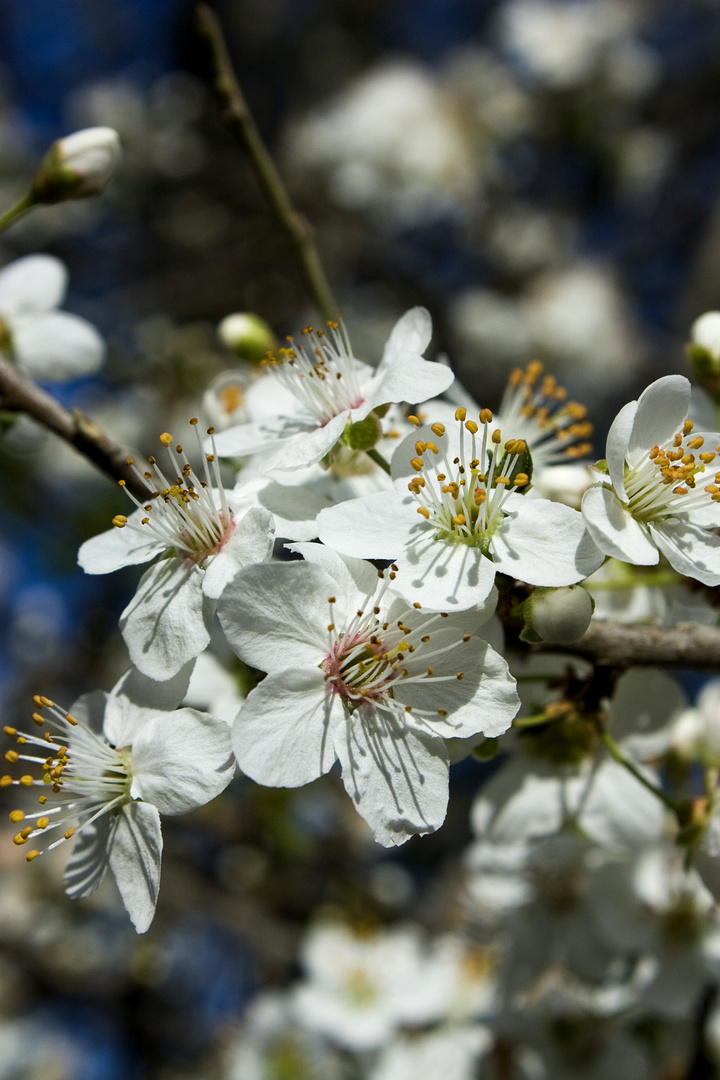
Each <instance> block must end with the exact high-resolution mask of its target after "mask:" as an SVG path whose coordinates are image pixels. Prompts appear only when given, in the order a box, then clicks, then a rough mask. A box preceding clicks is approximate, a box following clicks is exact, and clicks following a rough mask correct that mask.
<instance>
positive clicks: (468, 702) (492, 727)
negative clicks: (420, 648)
mask: <svg viewBox="0 0 720 1080" xmlns="http://www.w3.org/2000/svg"><path fill="white" fill-rule="evenodd" d="M447 621H449V620H447ZM430 633H431V643H432V646H433V648H442V647H443V646H444V645H445V644H449V643H450V642H451V641H452V638H453V633H452V631H451V630H448V631H445V630H441V631H439V632H436V633H434V634H433V633H432V632H430ZM445 655H446V656H447V659H445V657H438V658H437V659H434V660H433V661H431V662H432V664H433V668H434V671H435V674H436V676H443V675H445V674H455V673H456V672H457V671H458V669H460V670H462V672H463V675H464V678H463V679H457V678H455V679H452V680H450V681H448V682H442V683H431V682H426V681H425V680H421V681H420V682H415V683H411V684H410V685H408V686H405V685H404V684H403V682H402V680H399V681H398V683H397V689H396V690H395V697H396V699H397V700H398V701H399V702H401V703H402V704H403V705H405V704H408V705H412V706H413V707H414V708H417V709H431V710H433V711H435V712H437V710H438V709H443V710H444V711H446V712H447V714H448V715H447V716H446V717H442V716H440V715H437V716H435V717H432V718H431V719H430V718H428V724H429V726H430V728H431V729H432V732H433V734H435V733H437V734H438V735H442V737H443V738H444V739H453V738H454V739H466V738H470V737H471V736H474V735H477V736H480V735H486V736H487V737H488V738H494V737H495V736H496V735H501V734H502V733H503V732H504V731H507V729H508V728H509V727H510V724H511V723H512V721H513V718H514V717H515V716H516V715H517V712H518V709H519V708H520V698H519V697H518V695H517V692H516V690H515V686H516V683H515V679H514V678H513V677H512V675H511V674H510V671H509V669H508V666H507V663H506V661H505V660H504V659H503V657H502V656H498V654H497V653H496V652H495V650H494V649H491V648H490V646H489V645H488V644H487V642H485V641H483V640H482V638H480V637H471V639H470V641H468V642H463V641H462V638H461V637H460V635H458V640H457V645H456V648H455V649H454V650H453V651H452V652H450V653H447V654H445ZM406 665H407V669H408V671H409V672H410V675H411V676H412V675H413V674H414V673H415V665H414V664H413V663H412V660H411V659H409V658H407V657H406ZM417 666H418V667H419V668H420V669H423V670H424V669H425V667H426V666H427V665H426V664H425V663H424V662H423V661H422V657H420V658H419V659H418V661H417ZM407 722H408V724H411V725H412V724H413V717H412V715H410V716H408V718H407ZM478 741H480V740H479V738H478Z"/></svg>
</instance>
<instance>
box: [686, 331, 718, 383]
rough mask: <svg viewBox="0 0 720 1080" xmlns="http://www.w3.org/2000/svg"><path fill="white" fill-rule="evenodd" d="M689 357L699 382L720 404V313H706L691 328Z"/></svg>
mask: <svg viewBox="0 0 720 1080" xmlns="http://www.w3.org/2000/svg"><path fill="white" fill-rule="evenodd" d="M690 338H691V340H690V344H689V345H688V346H687V355H688V358H689V360H690V363H691V364H692V365H693V367H694V369H695V373H696V375H697V378H698V381H699V382H700V384H701V386H702V387H703V389H704V390H706V391H707V393H708V394H709V395H710V397H711V398H712V399H713V400H714V401H715V402H716V403H718V402H720V311H706V312H705V314H704V315H701V316H700V318H699V319H696V320H695V322H694V323H693V324H692V327H691V328H690Z"/></svg>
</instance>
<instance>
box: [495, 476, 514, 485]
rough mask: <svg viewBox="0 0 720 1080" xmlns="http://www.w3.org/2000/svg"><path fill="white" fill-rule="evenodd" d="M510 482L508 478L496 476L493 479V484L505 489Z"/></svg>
mask: <svg viewBox="0 0 720 1080" xmlns="http://www.w3.org/2000/svg"><path fill="white" fill-rule="evenodd" d="M510 482H511V481H510V477H509V476H498V477H496V478H495V483H496V484H500V486H501V487H505V486H506V485H507V484H509V483H510Z"/></svg>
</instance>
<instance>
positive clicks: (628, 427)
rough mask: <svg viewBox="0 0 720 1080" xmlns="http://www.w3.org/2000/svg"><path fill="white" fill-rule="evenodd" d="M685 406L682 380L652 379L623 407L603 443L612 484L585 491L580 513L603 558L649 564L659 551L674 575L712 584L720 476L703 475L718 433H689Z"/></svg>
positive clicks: (718, 557) (718, 571)
mask: <svg viewBox="0 0 720 1080" xmlns="http://www.w3.org/2000/svg"><path fill="white" fill-rule="evenodd" d="M689 405H690V383H689V382H688V380H687V379H685V378H683V377H682V376H681V375H667V376H665V377H664V378H662V379H657V380H656V381H655V382H654V383H651V384H650V386H648V387H647V389H646V390H644V391H643V393H642V394H641V395H640V397H639V399H638V400H637V401H631V402H629V403H628V404H627V405H625V406H624V408H623V409H621V410H620V412H619V413H618V415H617V416H616V417H615V420H614V421H613V424H612V427H611V428H610V432H609V433H608V438H607V449H606V456H607V468H608V473H609V478H610V484H599V485H596V486H594V487H591V488H590V489H589V491H587V492H586V493H585V495H584V497H583V501H582V511H583V516H584V517H585V520H586V522H587V526H588V529H589V531H590V534H591V536H592V537H593V539H594V541H595V543H596V544H597V545H598V547H599V548H600V550H601V551H603V552H605V554H606V555H612V556H613V557H614V558H616V559H621V560H623V561H624V562H629V563H636V564H638V565H641V566H649V565H654V564H655V563H657V562H658V561H659V558H660V554H661V553H662V554H663V555H664V556H665V557H666V559H667V560H668V562H669V563H670V565H671V566H673V567H674V569H675V570H677V572H678V573H679V574H683V575H685V576H686V577H692V578H696V579H697V580H698V581H702V582H703V583H704V584H705V585H717V584H720V537H718V536H716V535H715V534H714V532H712V531H711V530H712V529H713V528H714V527H716V526H718V525H720V508H719V507H718V506H717V503H718V502H720V487H719V486H718V482H719V481H720V473H717V474H716V473H715V472H712V471H711V472H710V473H709V475H708V472H709V470H710V467H711V465H712V462H713V461H714V460H715V459H716V458H717V456H718V452H717V450H716V447H717V444H718V443H720V435H718V434H717V433H716V432H713V433H710V434H708V433H702V434H696V435H694V434H693V422H692V420H688V419H687V414H688V408H689ZM704 446H706V449H703V447H704ZM706 481H707V482H706Z"/></svg>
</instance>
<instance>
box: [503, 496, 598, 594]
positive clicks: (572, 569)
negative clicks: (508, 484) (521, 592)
mask: <svg viewBox="0 0 720 1080" xmlns="http://www.w3.org/2000/svg"><path fill="white" fill-rule="evenodd" d="M506 505H507V506H508V507H510V506H512V510H511V511H510V513H509V514H508V515H507V517H506V518H505V520H504V521H503V522H502V524H501V525H500V527H499V528H498V530H497V532H496V533H495V535H494V536H493V539H492V543H491V545H490V551H491V553H492V557H493V563H494V565H495V567H496V569H497V570H501V571H502V572H503V573H504V574H508V575H510V577H516V578H519V579H520V580H521V581H526V582H528V584H530V585H572V584H573V583H574V582H576V581H581V580H582V579H583V578H585V577H587V576H588V575H589V574H592V573H594V572H595V570H597V568H598V567H599V566H600V564H601V563H602V562H603V555H602V552H600V551H598V549H597V547H596V546H595V544H594V543H592V541H591V540H590V538H589V537H588V535H587V532H586V530H585V522H584V521H583V517H582V514H580V513H579V512H578V511H577V510H573V509H572V507H570V506H565V505H563V504H562V503H554V502H550V501H549V500H547V499H528V498H527V497H526V496H524V495H519V496H517V498H515V499H508V502H507V504H506Z"/></svg>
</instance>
